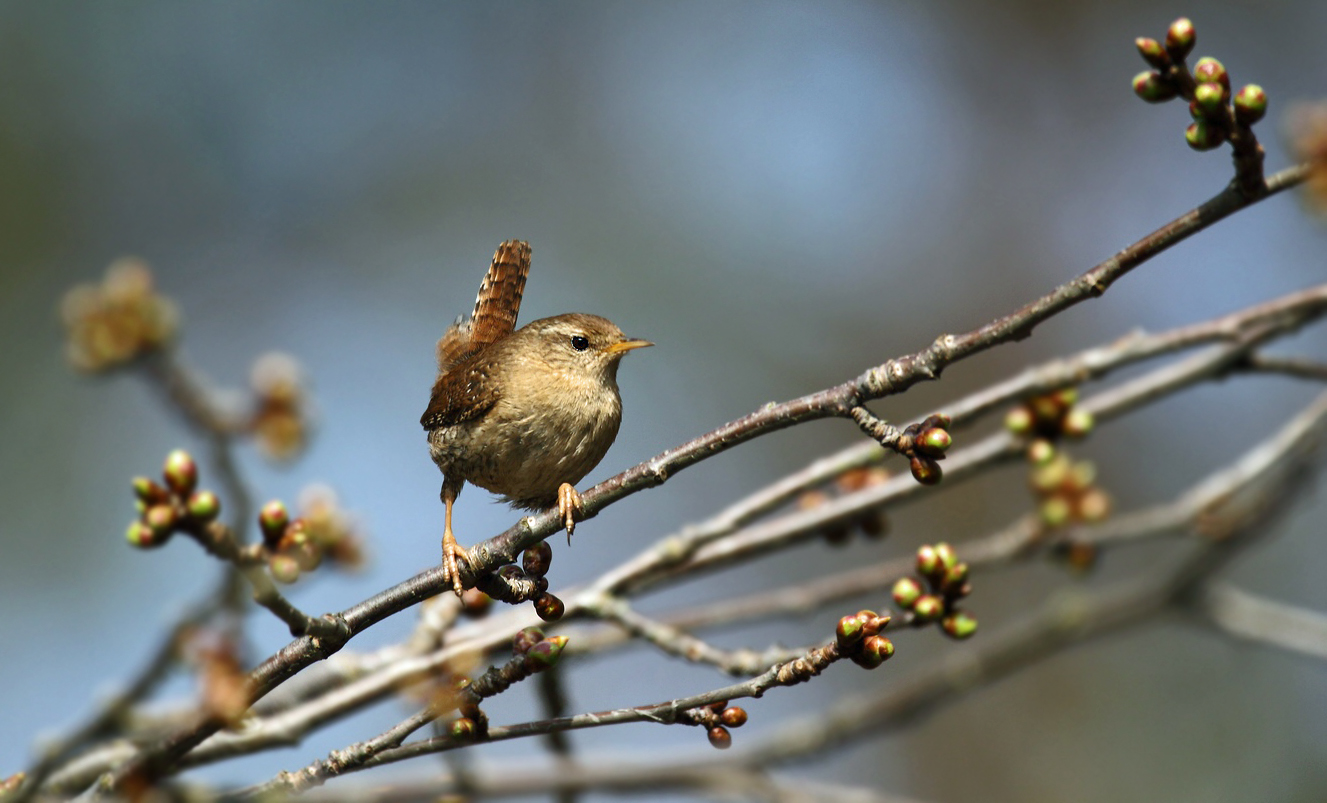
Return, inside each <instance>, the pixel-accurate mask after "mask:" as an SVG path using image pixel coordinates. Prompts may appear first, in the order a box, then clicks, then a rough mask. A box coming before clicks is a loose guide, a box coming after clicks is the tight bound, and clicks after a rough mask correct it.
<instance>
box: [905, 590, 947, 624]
mask: <svg viewBox="0 0 1327 803" xmlns="http://www.w3.org/2000/svg"><path fill="white" fill-rule="evenodd" d="M912 612H913V614H914V615H915V616H916V617H917V620H918V621H920V622H933V621H935V620H936V619H939V618H940V616H941V615H942V614H943V613H944V612H945V602H944V600H942V599H940V598H939V597H937V596H936V595H934V594H923V595H921V596H920V597H918V598H917V601H916V602H914V603H913V604H912Z"/></svg>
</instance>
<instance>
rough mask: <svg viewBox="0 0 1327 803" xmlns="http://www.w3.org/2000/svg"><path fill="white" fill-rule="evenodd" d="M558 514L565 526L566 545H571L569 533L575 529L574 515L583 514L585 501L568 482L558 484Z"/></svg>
mask: <svg viewBox="0 0 1327 803" xmlns="http://www.w3.org/2000/svg"><path fill="white" fill-rule="evenodd" d="M558 515H559V516H561V517H562V522H563V524H565V525H566V527H567V546H571V534H572V532H573V531H574V530H575V529H576V517H577V516H583V515H585V502H584V501H582V500H581V495H580V494H579V493H578V492H577V491H576V488H575V487H573V486H572V484H571V483H569V482H564V483H562V484H561V485H559V486H558Z"/></svg>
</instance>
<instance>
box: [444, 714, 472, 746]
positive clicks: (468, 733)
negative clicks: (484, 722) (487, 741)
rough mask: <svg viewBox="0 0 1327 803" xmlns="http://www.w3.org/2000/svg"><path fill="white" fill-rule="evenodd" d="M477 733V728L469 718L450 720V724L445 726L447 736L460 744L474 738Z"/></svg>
mask: <svg viewBox="0 0 1327 803" xmlns="http://www.w3.org/2000/svg"><path fill="white" fill-rule="evenodd" d="M478 731H479V726H478V725H476V724H475V721H474V720H473V719H470V718H469V717H460V718H458V719H454V720H452V723H451V724H450V725H448V726H447V735H448V736H450V737H452V738H453V739H456V740H457V741H461V742H468V741H469V740H471V739H473V738H475V734H476V733H477V732H478Z"/></svg>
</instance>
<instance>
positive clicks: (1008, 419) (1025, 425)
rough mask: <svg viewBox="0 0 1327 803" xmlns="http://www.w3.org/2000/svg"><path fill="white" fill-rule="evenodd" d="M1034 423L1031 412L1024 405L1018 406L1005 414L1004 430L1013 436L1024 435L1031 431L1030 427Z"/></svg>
mask: <svg viewBox="0 0 1327 803" xmlns="http://www.w3.org/2000/svg"><path fill="white" fill-rule="evenodd" d="M1035 423H1036V421H1035V420H1034V419H1033V417H1032V411H1031V410H1029V409H1028V408H1027V407H1025V406H1024V405H1019V406H1018V407H1015V408H1014V409H1012V410H1010V411H1009V412H1008V413H1005V416H1004V428H1005V429H1007V430H1009V431H1010V432H1012V433H1014V434H1015V435H1026V434H1028V433H1029V432H1031V431H1032V426H1033V425H1034V424H1035Z"/></svg>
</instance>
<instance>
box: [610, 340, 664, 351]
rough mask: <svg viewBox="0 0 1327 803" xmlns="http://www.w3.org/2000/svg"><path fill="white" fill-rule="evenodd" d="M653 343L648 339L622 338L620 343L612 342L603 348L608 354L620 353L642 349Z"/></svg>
mask: <svg viewBox="0 0 1327 803" xmlns="http://www.w3.org/2000/svg"><path fill="white" fill-rule="evenodd" d="M653 345H654V344H653V343H651V342H650V341H648V340H623V341H622V342H621V343H614V344H613V345H611V346H609V347H608V348H606V349H604V351H607V352H608V353H609V354H621V353H622V352H624V351H631V350H632V349H643V348H645V347H646V346H653Z"/></svg>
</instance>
